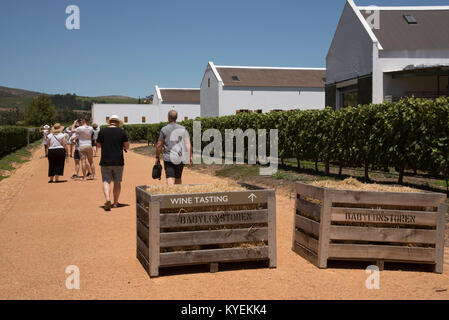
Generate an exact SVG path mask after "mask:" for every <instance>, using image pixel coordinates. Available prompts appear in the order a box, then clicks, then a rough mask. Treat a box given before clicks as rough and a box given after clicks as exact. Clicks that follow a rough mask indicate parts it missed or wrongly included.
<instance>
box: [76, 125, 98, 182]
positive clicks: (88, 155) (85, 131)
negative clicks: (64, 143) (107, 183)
mask: <svg viewBox="0 0 449 320" xmlns="http://www.w3.org/2000/svg"><path fill="white" fill-rule="evenodd" d="M77 122H78V121H77V120H75V121H74V122H73V126H72V133H76V134H77V136H78V140H79V155H80V158H81V166H82V169H83V181H86V174H87V171H88V169H87V163H86V159H87V161H88V162H89V166H90V169H91V171H92V179H93V180H95V167H94V159H93V149H92V134H93V132H94V129H93V128H92V127H91V126H89V125H88V120H87V119H85V118H84V119H82V120H81V125H80V126H79V127H78V128H76V129H75V126H76V123H77Z"/></svg>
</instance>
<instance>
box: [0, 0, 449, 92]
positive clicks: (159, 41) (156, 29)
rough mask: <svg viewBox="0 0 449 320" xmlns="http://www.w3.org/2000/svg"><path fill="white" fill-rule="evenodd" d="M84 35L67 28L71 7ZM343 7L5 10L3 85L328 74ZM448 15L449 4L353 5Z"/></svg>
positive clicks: (121, 86) (20, 5)
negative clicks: (240, 73)
mask: <svg viewBox="0 0 449 320" xmlns="http://www.w3.org/2000/svg"><path fill="white" fill-rule="evenodd" d="M72 4H74V5H77V6H78V7H79V8H80V11H81V29H80V30H72V31H69V30H67V29H66V27H65V20H66V18H67V17H68V15H67V14H66V13H65V9H66V7H67V6H68V5H72ZM344 4H345V0H314V1H308V0H307V1H306V0H277V1H274V0H221V1H216V0H164V1H153V0H128V1H124V0H120V1H119V0H68V1H67V0H39V1H30V0H1V2H0V85H1V86H7V87H15V88H23V89H29V90H35V91H40V92H46V93H76V94H78V95H88V96H101V95H111V94H118V95H126V96H132V97H138V96H145V95H149V94H152V93H153V87H154V85H156V84H158V85H159V86H160V87H189V88H192V87H199V85H200V82H201V78H202V76H203V73H204V70H205V68H206V65H207V62H208V61H214V62H215V63H216V64H217V65H251V66H284V67H325V57H326V54H327V50H328V48H329V45H330V42H331V40H332V37H333V34H334V31H335V28H336V26H337V23H338V20H339V18H340V15H341V12H342V9H343V7H344ZM356 4H357V5H370V4H376V5H449V0H445V1H439V0H427V1H423V0H371V1H370V0H358V1H357V0H356Z"/></svg>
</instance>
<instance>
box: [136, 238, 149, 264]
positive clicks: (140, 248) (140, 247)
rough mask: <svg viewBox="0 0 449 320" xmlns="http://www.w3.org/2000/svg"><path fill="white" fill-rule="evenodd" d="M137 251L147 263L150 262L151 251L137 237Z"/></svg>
mask: <svg viewBox="0 0 449 320" xmlns="http://www.w3.org/2000/svg"><path fill="white" fill-rule="evenodd" d="M137 251H138V252H140V253H141V254H142V256H143V257H144V258H145V259H146V260H147V261H150V249H149V248H148V247H147V245H146V244H145V242H143V240H142V239H140V238H139V237H137Z"/></svg>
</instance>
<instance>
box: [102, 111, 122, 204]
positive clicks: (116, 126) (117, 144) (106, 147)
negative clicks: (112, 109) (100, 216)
mask: <svg viewBox="0 0 449 320" xmlns="http://www.w3.org/2000/svg"><path fill="white" fill-rule="evenodd" d="M108 123H109V127H107V128H104V129H101V130H100V132H99V133H98V138H97V147H98V148H101V159H100V166H101V176H102V179H103V192H104V196H105V198H106V203H105V204H104V209H105V210H106V211H111V207H113V208H117V207H118V206H119V202H118V198H119V196H120V191H121V189H122V186H121V182H122V177H123V166H124V165H125V161H124V158H123V149H125V150H128V149H129V142H128V136H127V135H126V132H125V131H124V130H123V129H121V128H120V127H121V126H122V125H123V122H122V121H121V120H120V118H119V117H118V116H116V115H114V116H111V117H110V118H109V121H108ZM112 181H113V182H114V189H113V194H114V204H111V198H110V193H111V192H110V191H111V182H112Z"/></svg>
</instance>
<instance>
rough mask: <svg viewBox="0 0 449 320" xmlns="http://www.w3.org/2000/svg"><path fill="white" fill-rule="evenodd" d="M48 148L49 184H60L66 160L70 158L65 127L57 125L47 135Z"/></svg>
mask: <svg viewBox="0 0 449 320" xmlns="http://www.w3.org/2000/svg"><path fill="white" fill-rule="evenodd" d="M47 146H48V177H49V178H50V181H48V183H53V182H59V177H60V176H63V175H64V165H65V159H66V158H67V157H68V156H69V153H68V152H67V144H66V140H65V133H64V127H63V126H61V125H60V124H59V123H56V124H55V125H54V126H53V127H52V128H51V133H50V134H49V135H47Z"/></svg>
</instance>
